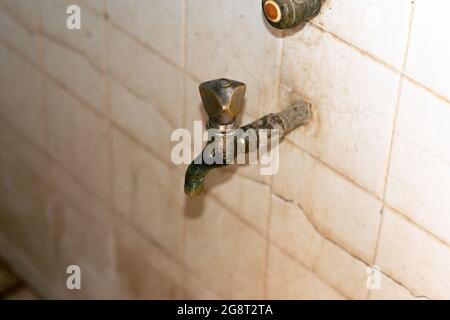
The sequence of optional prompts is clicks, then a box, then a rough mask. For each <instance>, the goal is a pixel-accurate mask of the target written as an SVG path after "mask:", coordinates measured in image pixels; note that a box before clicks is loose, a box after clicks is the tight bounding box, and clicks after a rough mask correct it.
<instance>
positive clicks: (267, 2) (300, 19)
mask: <svg viewBox="0 0 450 320" xmlns="http://www.w3.org/2000/svg"><path fill="white" fill-rule="evenodd" d="M324 2H325V0H262V7H263V12H264V16H265V17H266V19H267V21H268V22H269V23H270V24H271V25H272V26H273V27H274V28H277V29H289V28H294V27H296V26H298V25H301V24H304V23H306V22H308V21H309V20H311V19H312V18H314V17H315V16H317V15H318V14H319V12H320V9H321V8H322V4H323V3H324Z"/></svg>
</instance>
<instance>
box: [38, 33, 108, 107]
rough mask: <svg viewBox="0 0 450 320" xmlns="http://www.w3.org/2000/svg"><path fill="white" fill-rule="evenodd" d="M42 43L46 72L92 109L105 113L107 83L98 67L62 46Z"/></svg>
mask: <svg viewBox="0 0 450 320" xmlns="http://www.w3.org/2000/svg"><path fill="white" fill-rule="evenodd" d="M42 41H43V47H44V68H45V70H46V72H48V73H49V74H50V76H51V77H52V78H54V79H56V81H58V82H60V83H62V85H63V86H65V87H66V88H67V89H68V90H69V91H70V92H71V93H73V94H74V95H76V96H77V97H78V98H79V99H81V100H82V101H84V102H85V103H86V104H89V106H90V107H92V108H94V109H96V110H98V111H100V112H103V113H105V108H106V107H105V99H106V94H107V91H106V83H105V78H104V76H103V74H102V73H101V71H100V70H99V69H98V68H97V66H95V65H93V64H91V63H90V62H89V61H88V60H86V59H85V58H84V57H83V55H80V54H79V53H77V52H75V51H73V50H71V49H68V48H67V47H65V46H63V45H61V44H58V43H56V42H53V41H50V40H48V39H46V38H43V39H42Z"/></svg>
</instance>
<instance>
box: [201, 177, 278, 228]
mask: <svg viewBox="0 0 450 320" xmlns="http://www.w3.org/2000/svg"><path fill="white" fill-rule="evenodd" d="M205 190H206V195H205V196H207V197H208V196H212V197H214V198H215V199H216V200H218V201H219V202H220V203H221V204H222V205H224V206H225V207H226V208H229V209H230V210H231V211H232V212H234V213H235V214H237V215H239V216H240V217H242V218H243V219H244V220H246V221H247V223H248V224H250V225H251V226H253V227H254V228H255V229H256V230H258V231H259V232H261V233H262V234H266V231H267V221H268V218H269V211H270V188H269V186H267V185H264V184H261V183H259V182H255V181H253V180H250V179H247V178H244V177H241V176H238V175H237V174H236V173H228V172H224V171H223V170H221V169H218V170H216V171H213V172H211V173H209V175H208V177H207V178H206V180H205Z"/></svg>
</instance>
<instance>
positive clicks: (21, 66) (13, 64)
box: [0, 45, 46, 147]
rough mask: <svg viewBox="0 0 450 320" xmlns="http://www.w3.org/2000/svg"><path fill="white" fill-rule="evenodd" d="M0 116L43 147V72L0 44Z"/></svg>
mask: <svg viewBox="0 0 450 320" xmlns="http://www.w3.org/2000/svg"><path fill="white" fill-rule="evenodd" d="M0 68H1V70H2V72H1V74H0V115H1V116H2V117H3V118H5V119H6V120H7V121H9V122H10V123H11V124H13V125H14V126H15V127H16V128H18V129H19V130H20V131H21V132H22V133H24V134H25V135H26V136H27V137H28V138H30V139H31V140H32V141H33V142H34V143H36V144H38V145H39V146H41V147H45V145H46V144H45V133H44V123H45V122H44V112H43V106H42V86H41V81H42V75H41V74H40V73H39V72H38V71H36V70H35V69H34V68H33V67H32V66H31V65H30V64H28V63H27V62H25V61H24V60H23V59H21V58H19V57H17V56H16V55H15V54H14V53H13V52H12V51H10V50H9V49H7V48H6V47H5V46H3V45H0Z"/></svg>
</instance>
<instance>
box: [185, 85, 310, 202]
mask: <svg viewBox="0 0 450 320" xmlns="http://www.w3.org/2000/svg"><path fill="white" fill-rule="evenodd" d="M200 93H201V96H202V99H203V104H204V108H205V110H207V113H208V115H209V117H210V118H209V123H208V126H210V127H212V128H214V129H216V131H217V133H215V134H214V136H212V137H210V140H209V141H208V143H207V145H206V146H205V148H204V149H203V151H202V153H200V154H199V155H198V156H197V158H196V159H195V160H194V161H193V162H192V163H191V164H190V165H189V167H188V169H187V171H186V176H185V183H184V191H185V193H186V195H188V196H192V197H195V196H199V195H201V194H202V193H203V191H204V180H205V178H206V176H207V175H208V173H209V172H210V171H211V170H213V169H216V168H221V167H225V166H227V165H228V164H229V163H230V161H229V160H233V159H235V158H236V157H237V156H238V153H239V152H241V153H248V152H249V151H250V150H251V149H252V148H253V147H254V146H253V145H251V143H250V142H249V138H248V137H247V136H246V135H245V134H244V136H245V137H246V138H245V139H233V140H232V141H233V144H234V145H233V149H232V150H233V153H232V154H228V153H227V152H226V151H227V148H228V147H227V144H226V142H225V141H226V139H227V138H228V137H230V136H232V135H233V134H234V133H235V132H237V131H238V130H239V132H242V133H247V132H250V131H251V132H255V133H256V135H257V136H258V133H259V131H260V130H269V131H268V132H269V133H270V130H272V129H275V132H277V133H278V137H279V138H283V137H284V136H285V135H286V134H287V133H288V132H290V131H292V130H294V129H295V128H297V127H299V126H301V125H304V124H306V123H307V122H308V121H309V119H310V118H311V105H310V104H309V103H307V102H304V101H300V102H298V103H296V104H295V105H293V106H292V107H290V108H288V109H286V110H283V111H281V112H279V113H275V114H273V113H272V114H269V115H266V116H264V117H262V118H261V119H258V120H256V121H254V122H252V123H250V124H248V125H246V126H243V127H241V128H239V129H236V118H237V116H238V115H239V113H240V112H241V110H242V101H243V99H244V93H245V84H244V83H242V82H238V81H232V80H227V79H219V80H213V81H209V82H205V83H202V84H201V85H200ZM230 129H231V130H230ZM268 138H269V140H270V138H271V137H268ZM239 145H240V146H239ZM260 146H261V142H260V141H259V139H258V140H257V144H256V148H257V149H259V148H260ZM211 147H212V148H211ZM211 150H218V155H219V157H221V159H219V160H221V161H211V162H205V159H212V158H214V157H215V156H216V155H213V154H211ZM251 151H254V150H251ZM231 162H232V161H231Z"/></svg>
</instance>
